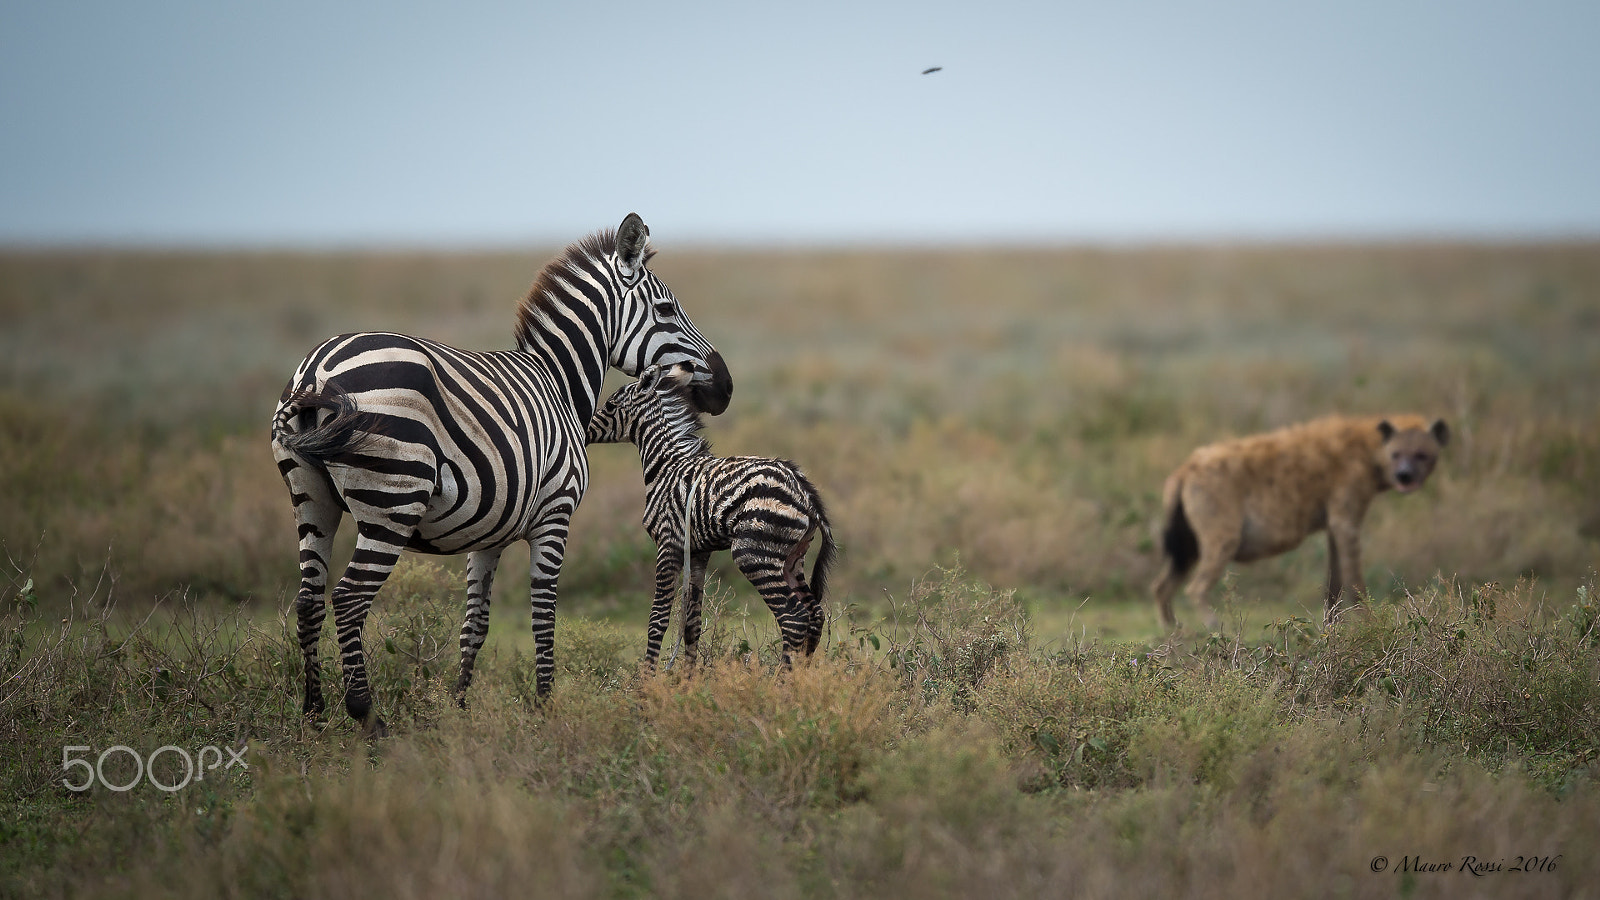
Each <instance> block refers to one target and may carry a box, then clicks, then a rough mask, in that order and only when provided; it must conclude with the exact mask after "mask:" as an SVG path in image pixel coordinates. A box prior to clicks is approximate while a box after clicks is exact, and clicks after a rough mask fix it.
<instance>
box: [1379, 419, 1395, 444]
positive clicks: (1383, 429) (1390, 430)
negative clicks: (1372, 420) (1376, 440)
mask: <svg viewBox="0 0 1600 900" xmlns="http://www.w3.org/2000/svg"><path fill="white" fill-rule="evenodd" d="M1378 433H1379V434H1381V435H1383V442H1384V443H1386V444H1387V443H1388V442H1389V439H1390V438H1392V437H1394V426H1393V425H1390V424H1389V420H1388V419H1384V420H1383V421H1382V422H1379V423H1378Z"/></svg>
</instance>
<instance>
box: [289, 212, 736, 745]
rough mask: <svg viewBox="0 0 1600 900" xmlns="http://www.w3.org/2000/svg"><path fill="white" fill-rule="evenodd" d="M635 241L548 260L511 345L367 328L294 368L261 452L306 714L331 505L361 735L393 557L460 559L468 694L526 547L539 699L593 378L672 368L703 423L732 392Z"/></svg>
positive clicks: (629, 225)
mask: <svg viewBox="0 0 1600 900" xmlns="http://www.w3.org/2000/svg"><path fill="white" fill-rule="evenodd" d="M649 234H650V229H649V228H647V227H645V224H644V221H643V220H642V219H640V218H639V216H638V215H636V214H632V213H630V214H629V215H628V217H627V218H625V219H623V221H622V225H621V227H619V228H618V229H617V230H616V231H615V232H610V231H606V232H600V233H598V234H595V235H591V236H590V237H588V238H585V239H584V240H582V241H579V242H578V243H576V244H573V245H572V246H570V247H568V248H567V249H566V250H565V251H564V252H563V253H561V254H560V255H559V256H558V257H557V258H556V259H555V260H554V261H552V262H551V263H549V264H548V265H546V266H545V267H544V269H543V270H542V271H540V273H539V275H538V277H537V278H536V279H535V280H534V283H533V287H532V288H531V289H530V290H529V291H528V294H527V296H526V297H525V298H524V299H523V301H522V304H521V306H520V307H519V308H518V311H517V323H516V329H515V338H516V348H515V349H513V350H501V351H490V352H475V351H469V350H458V349H456V348H454V347H450V346H447V345H445V344H441V343H438V342H437V341H429V340H424V339H422V338H416V337H410V336H407V335H403V334H390V333H386V332H366V333H361V334H342V335H339V336H337V337H333V338H329V339H328V340H326V341H324V342H323V343H322V344H321V345H320V346H318V347H316V348H315V349H313V350H312V351H311V353H310V355H309V356H307V357H306V358H305V360H304V361H302V362H301V363H300V366H299V368H298V369H296V371H295V373H294V376H293V377H292V378H290V379H289V383H288V385H287V386H286V387H285V388H284V390H283V397H282V399H281V400H280V401H279V403H278V408H277V411H276V412H275V413H274V414H273V417H272V452H273V456H274V457H275V458H276V459H277V462H278V471H279V472H280V473H281V474H282V476H283V480H284V483H285V484H287V485H288V487H289V496H290V499H291V500H292V501H293V503H294V516H295V523H296V525H297V526H298V528H299V534H300V591H299V595H298V597H297V599H296V601H295V606H296V611H297V613H298V619H299V638H300V649H301V653H302V654H303V655H304V657H305V664H306V678H305V686H306V693H305V707H304V708H305V712H306V714H307V715H311V716H314V717H320V716H321V714H322V712H323V708H324V704H323V697H322V687H321V680H320V668H319V666H318V664H317V640H318V637H319V636H320V634H321V632H322V623H323V619H324V617H325V615H326V613H327V606H326V604H325V602H324V593H325V591H326V589H327V583H328V573H329V569H330V565H331V561H332V551H333V538H334V533H335V532H336V531H337V530H338V528H339V524H340V522H341V521H342V519H343V517H344V513H345V512H349V514H350V517H351V518H353V519H354V520H355V522H356V548H355V553H354V555H353V556H352V557H351V559H350V564H349V565H348V566H347V567H346V568H345V570H344V575H343V577H342V578H340V579H339V582H338V584H337V585H336V586H335V587H334V589H333V598H332V605H333V614H334V621H335V624H336V628H337V632H338V640H339V654H340V661H341V668H342V671H343V679H344V703H345V710H346V711H347V712H349V714H350V715H351V716H352V717H354V718H355V719H356V720H358V721H360V722H361V723H362V724H363V726H365V728H366V730H367V732H368V733H369V734H380V733H382V732H383V731H384V726H383V721H382V720H381V719H380V718H378V716H377V715H376V714H375V713H374V712H373V710H372V695H371V691H370V689H369V686H368V684H367V672H366V664H365V656H364V655H363V650H362V645H361V627H362V625H363V624H364V623H365V621H366V617H367V611H368V609H369V607H370V606H371V604H372V598H373V596H374V595H375V594H377V592H378V589H379V588H380V587H382V586H383V582H384V580H385V579H386V578H388V577H389V572H390V571H391V570H392V569H393V568H394V566H395V563H396V562H397V561H398V560H399V558H400V553H401V551H402V550H413V551H417V552H421V553H439V554H454V553H466V554H468V556H467V613H466V619H465V621H464V622H463V624H462V626H461V674H460V677H459V678H458V679H457V682H456V693H457V696H458V697H464V695H465V692H466V690H467V687H468V685H470V684H471V682H472V669H473V664H474V661H475V660H476V658H477V654H478V651H479V649H480V648H481V647H482V646H483V641H484V637H485V636H486V635H487V633H488V628H489V597H490V587H491V584H492V581H493V579H494V573H495V569H496V567H497V566H498V564H499V561H500V554H501V552H502V551H503V550H505V548H506V547H507V546H509V545H510V544H512V543H515V542H517V541H527V542H528V545H529V549H530V567H529V568H530V572H529V598H530V603H531V607H532V620H533V638H534V651H535V655H534V672H535V677H536V689H537V693H538V695H539V696H540V697H543V696H545V695H547V694H548V693H549V692H550V686H551V682H552V680H553V677H554V673H555V605H556V580H557V577H558V576H559V575H560V573H561V560H562V556H563V555H564V553H565V549H566V543H567V530H568V526H569V524H570V522H571V519H572V512H573V510H574V509H576V508H577V506H578V502H579V501H580V500H582V499H583V494H584V491H585V489H586V488H587V487H588V482H589V462H588V456H587V454H586V452H585V449H584V440H583V437H584V423H585V422H587V421H589V417H590V415H591V414H592V413H593V411H594V408H595V404H596V403H597V402H598V401H599V398H600V388H601V382H602V380H603V379H604V377H605V373H606V369H607V368H610V367H615V368H618V369H621V370H622V371H624V372H627V373H628V374H630V375H633V374H638V373H639V372H640V371H641V370H643V369H644V368H645V367H646V366H651V365H659V364H663V363H675V364H680V365H682V366H684V367H685V369H686V370H687V371H689V372H691V373H692V377H690V379H689V380H690V382H691V384H690V387H689V389H688V398H689V401H690V402H692V403H694V404H695V406H696V407H697V408H699V409H701V410H704V411H706V412H709V413H711V414H713V415H716V414H718V413H721V412H722V411H723V410H724V409H726V408H727V406H728V401H729V399H730V398H731V396H732V394H733V380H732V378H731V377H730V376H729V374H728V368H727V366H726V365H725V364H724V363H723V361H722V356H721V355H720V354H718V353H717V351H716V350H715V349H713V348H712V346H711V345H710V344H709V343H707V342H706V339H705V338H704V337H701V335H700V333H699V331H697V330H696V329H695V327H694V323H692V322H690V321H689V318H688V317H687V316H686V315H684V313H683V309H682V307H680V306H679V305H678V300H677V298H676V297H674V296H673V294H672V292H671V291H670V290H668V289H667V286H666V285H664V284H662V283H661V281H660V280H659V279H657V278H656V276H655V275H654V274H653V273H652V272H651V271H650V269H649V268H648V263H649V261H650V257H651V256H652V255H653V253H652V251H651V250H650V248H649V242H648V236H649Z"/></svg>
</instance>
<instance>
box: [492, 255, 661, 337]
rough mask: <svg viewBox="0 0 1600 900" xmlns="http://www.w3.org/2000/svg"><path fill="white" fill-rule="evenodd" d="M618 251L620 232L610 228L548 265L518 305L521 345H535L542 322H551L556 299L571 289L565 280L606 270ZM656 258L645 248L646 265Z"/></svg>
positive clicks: (580, 279) (577, 279) (540, 272)
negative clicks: (610, 259)
mask: <svg viewBox="0 0 1600 900" xmlns="http://www.w3.org/2000/svg"><path fill="white" fill-rule="evenodd" d="M615 252H617V231H616V229H615V228H607V229H605V230H603V231H597V232H595V233H594V234H591V235H589V236H588V237H585V238H580V239H579V240H577V241H575V242H574V243H572V244H569V245H568V246H567V249H565V250H563V251H561V253H560V255H558V256H557V257H556V258H555V259H553V260H551V261H550V262H548V263H546V264H545V267H544V268H543V269H540V270H539V274H538V275H537V276H536V277H535V278H534V279H533V286H532V287H530V288H528V293H527V295H526V296H524V297H523V298H522V302H521V303H520V304H518V306H517V328H516V336H517V346H519V347H526V346H528V345H529V344H531V343H532V340H531V338H532V336H533V332H534V331H535V330H536V325H537V323H538V322H539V320H540V319H548V318H549V316H550V309H549V308H550V307H551V306H552V305H553V303H554V298H557V297H562V296H565V295H566V294H567V293H568V290H567V289H566V288H564V287H562V286H561V281H563V280H565V281H569V282H571V281H582V280H583V274H582V273H583V272H584V270H585V269H588V270H591V271H592V270H594V269H599V270H600V271H601V272H604V271H605V270H606V262H605V260H606V258H607V257H609V256H610V255H611V254H613V253H615ZM655 255H656V251H655V248H654V247H651V246H649V244H648V243H647V244H646V245H645V251H644V264H645V265H649V264H650V260H651V258H652V257H654V256H655Z"/></svg>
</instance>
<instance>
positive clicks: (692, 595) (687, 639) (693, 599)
mask: <svg viewBox="0 0 1600 900" xmlns="http://www.w3.org/2000/svg"><path fill="white" fill-rule="evenodd" d="M710 561H711V553H710V552H709V551H707V552H704V553H696V554H694V555H693V556H691V557H690V558H689V595H688V596H687V597H685V598H684V599H683V659H684V663H685V664H686V665H689V666H693V665H695V664H696V663H698V662H699V661H700V601H701V598H702V597H704V596H705V586H706V564H707V563H708V562H710Z"/></svg>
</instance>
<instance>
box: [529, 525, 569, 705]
mask: <svg viewBox="0 0 1600 900" xmlns="http://www.w3.org/2000/svg"><path fill="white" fill-rule="evenodd" d="M571 517H572V512H571V510H570V508H569V509H567V510H566V511H565V512H564V513H563V514H561V515H559V516H554V517H551V518H549V519H546V521H545V523H544V524H543V525H542V526H540V528H539V530H538V532H537V533H535V534H534V536H533V537H531V538H529V539H528V551H529V565H528V599H529V605H530V607H531V609H532V615H533V673H534V696H535V697H536V698H537V700H538V701H539V702H541V703H542V702H543V701H544V699H545V698H546V697H549V696H550V688H551V686H552V685H553V684H554V683H555V676H556V582H557V581H558V580H559V579H560V577H561V558H562V556H563V555H565V553H566V550H567V525H568V523H569V522H570V521H571Z"/></svg>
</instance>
